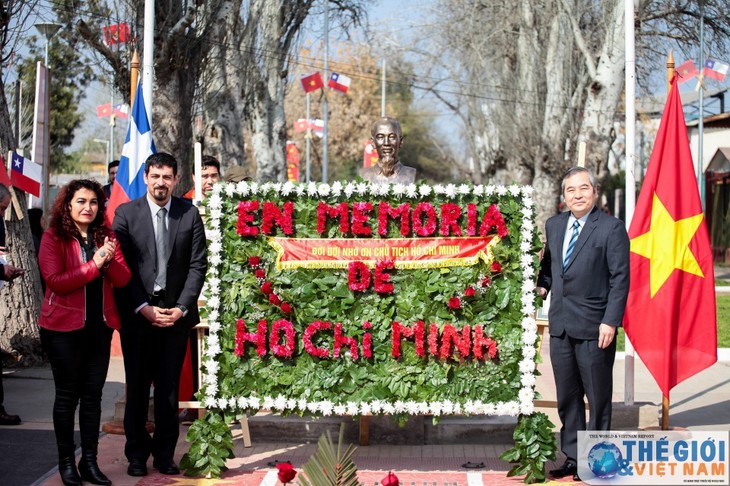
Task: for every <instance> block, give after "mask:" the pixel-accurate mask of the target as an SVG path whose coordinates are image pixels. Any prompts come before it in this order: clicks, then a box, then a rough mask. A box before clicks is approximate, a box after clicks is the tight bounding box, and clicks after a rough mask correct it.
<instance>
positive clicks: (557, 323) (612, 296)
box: [537, 207, 629, 339]
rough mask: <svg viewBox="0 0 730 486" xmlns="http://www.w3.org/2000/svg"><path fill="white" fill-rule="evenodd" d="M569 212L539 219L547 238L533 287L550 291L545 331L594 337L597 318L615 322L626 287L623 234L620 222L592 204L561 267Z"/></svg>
mask: <svg viewBox="0 0 730 486" xmlns="http://www.w3.org/2000/svg"><path fill="white" fill-rule="evenodd" d="M569 216H570V212H568V211H566V212H564V213H562V214H558V215H556V216H553V217H551V218H550V219H548V220H547V222H546V223H545V230H546V233H547V235H546V236H547V242H546V243H547V244H546V246H545V252H544V253H543V258H542V262H541V265H540V268H541V269H540V274H539V275H538V280H537V285H538V287H544V288H545V289H547V290H548V291H551V292H552V294H551V298H550V310H549V312H548V321H549V323H550V335H551V336H560V335H562V334H563V331H565V332H567V334H568V336H570V337H572V338H576V339H598V327H599V325H600V324H601V323H604V324H609V325H611V326H616V327H618V326H621V323H622V321H623V317H624V309H625V307H626V300H627V298H628V292H629V239H628V236H627V234H626V230H625V228H624V223H623V222H622V221H621V220H619V219H617V218H614V217H612V216H609V215H608V214H606V213H604V212H603V211H601V210H599V209H598V208H597V207H594V208H593V210H592V211H591V213H590V214H589V215H588V219H587V220H586V223H585V226H584V227H583V229H582V230H581V232H580V236H579V237H578V240H577V242H576V245H575V248H574V250H573V254H572V255H571V258H570V261H569V262H568V267H567V268H566V269H565V272H563V258H562V255H563V242H564V240H565V232H566V228H567V225H568V217H569Z"/></svg>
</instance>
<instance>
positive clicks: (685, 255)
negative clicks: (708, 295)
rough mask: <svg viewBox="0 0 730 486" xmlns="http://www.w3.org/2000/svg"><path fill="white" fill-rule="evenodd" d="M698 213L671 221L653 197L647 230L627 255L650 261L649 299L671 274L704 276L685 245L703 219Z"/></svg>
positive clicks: (657, 197) (670, 217) (634, 241)
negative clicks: (634, 254)
mask: <svg viewBox="0 0 730 486" xmlns="http://www.w3.org/2000/svg"><path fill="white" fill-rule="evenodd" d="M703 217H704V216H703V214H702V212H700V213H698V214H695V215H694V216H690V217H689V218H684V219H680V220H678V221H675V220H674V218H672V215H671V214H669V211H667V208H665V207H664V204H662V201H661V200H660V199H659V196H657V195H656V193H654V200H653V202H652V205H651V228H650V229H649V231H647V232H646V233H644V234H643V235H639V236H637V237H636V238H634V239H632V240H631V251H632V252H634V253H636V254H638V255H641V256H643V257H646V258H648V259H649V260H651V264H650V269H651V273H650V279H649V280H650V286H651V297H652V298H653V297H654V296H655V295H656V293H657V292H658V291H659V289H660V288H661V287H662V285H664V282H666V281H667V279H668V278H669V276H670V275H671V274H672V272H673V271H674V270H675V269H676V270H682V271H684V272H687V273H691V274H693V275H697V276H698V277H704V276H705V275H704V273H703V272H702V269H701V268H700V264H699V263H697V259H696V258H695V256H694V254H693V253H692V250H690V249H689V243H690V241H692V238H694V235H695V233H696V232H697V229H698V228H699V227H700V224H701V223H702V219H703Z"/></svg>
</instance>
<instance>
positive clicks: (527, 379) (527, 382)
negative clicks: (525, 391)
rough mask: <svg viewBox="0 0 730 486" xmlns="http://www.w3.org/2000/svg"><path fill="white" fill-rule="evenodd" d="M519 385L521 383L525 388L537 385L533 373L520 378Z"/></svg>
mask: <svg viewBox="0 0 730 486" xmlns="http://www.w3.org/2000/svg"><path fill="white" fill-rule="evenodd" d="M520 383H522V386H524V387H527V388H532V387H534V386H535V384H536V383H537V379H536V378H535V374H534V373H525V374H523V375H522V376H521V377H520Z"/></svg>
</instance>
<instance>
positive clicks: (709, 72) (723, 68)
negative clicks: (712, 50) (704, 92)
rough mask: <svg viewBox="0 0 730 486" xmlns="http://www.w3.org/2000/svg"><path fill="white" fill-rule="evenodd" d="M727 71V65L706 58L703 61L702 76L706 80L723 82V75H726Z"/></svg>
mask: <svg viewBox="0 0 730 486" xmlns="http://www.w3.org/2000/svg"><path fill="white" fill-rule="evenodd" d="M727 69H728V65H727V64H724V63H722V62H720V61H716V60H714V59H710V58H708V59H707V61H705V67H704V69H702V74H704V75H705V76H707V77H708V78H712V79H717V80H718V81H723V80H724V79H725V75H726V74H727Z"/></svg>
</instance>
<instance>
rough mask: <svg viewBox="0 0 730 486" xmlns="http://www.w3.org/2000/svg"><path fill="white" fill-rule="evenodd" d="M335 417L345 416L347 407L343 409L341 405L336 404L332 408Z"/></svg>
mask: <svg viewBox="0 0 730 486" xmlns="http://www.w3.org/2000/svg"><path fill="white" fill-rule="evenodd" d="M334 411H335V415H347V407H345V406H344V405H343V404H341V403H338V404H337V405H335V407H334Z"/></svg>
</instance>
